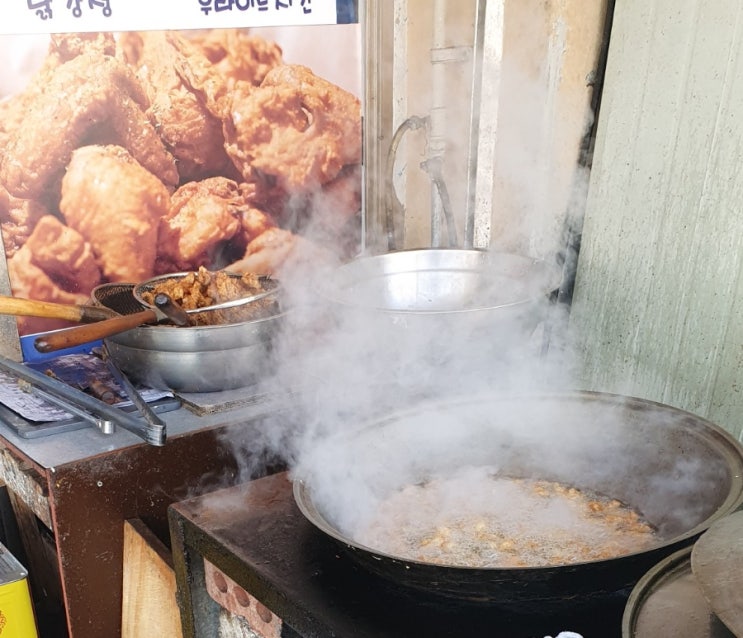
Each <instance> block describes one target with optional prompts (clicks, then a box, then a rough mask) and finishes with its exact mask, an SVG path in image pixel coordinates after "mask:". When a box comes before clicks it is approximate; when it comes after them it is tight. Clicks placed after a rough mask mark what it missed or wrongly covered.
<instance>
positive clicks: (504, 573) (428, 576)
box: [294, 392, 743, 606]
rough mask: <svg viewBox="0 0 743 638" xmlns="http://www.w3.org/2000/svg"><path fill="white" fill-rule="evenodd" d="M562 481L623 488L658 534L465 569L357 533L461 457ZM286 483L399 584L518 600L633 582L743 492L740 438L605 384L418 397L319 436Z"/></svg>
mask: <svg viewBox="0 0 743 638" xmlns="http://www.w3.org/2000/svg"><path fill="white" fill-rule="evenodd" d="M468 465H471V466H476V467H479V466H486V467H492V468H494V469H495V471H496V472H497V474H498V475H502V476H509V477H526V478H539V479H544V480H549V481H559V482H562V483H567V484H569V485H573V486H575V487H577V488H579V489H587V490H594V491H596V492H599V493H602V494H605V495H607V496H611V497H613V498H617V499H619V500H621V501H623V502H625V503H627V504H628V505H630V506H632V507H633V508H635V509H636V510H638V511H639V512H640V513H641V514H642V515H643V516H644V517H645V518H646V520H647V521H649V522H650V523H651V524H652V525H654V526H655V527H656V528H657V530H658V533H659V538H660V540H659V542H658V544H657V546H654V547H651V548H650V549H648V550H647V551H642V552H638V553H635V554H631V555H627V556H621V557H617V558H613V559H611V560H599V561H593V562H586V563H580V564H567V565H559V566H554V567H534V568H502V569H479V568H478V569H474V568H472V569H470V568H462V567H450V566H441V565H433V564H430V563H424V562H416V561H412V560H408V559H405V558H401V557H399V556H393V555H389V554H386V553H385V552H383V551H380V550H379V549H378V548H374V547H366V546H363V545H361V544H360V543H358V542H356V541H355V540H354V536H353V529H354V525H356V524H357V521H358V520H360V518H359V517H363V516H364V514H365V513H366V512H367V511H368V508H371V507H373V505H374V503H375V502H378V501H379V500H381V499H383V498H385V497H386V496H387V495H389V494H391V493H392V492H394V491H396V490H398V489H399V488H401V487H403V486H405V485H410V484H414V483H418V482H421V481H425V480H429V479H430V478H433V477H437V476H444V477H445V476H446V475H447V473H451V472H453V471H455V470H457V469H458V468H462V467H465V466H468ZM294 478H295V481H294V496H295V499H296V502H297V504H298V506H299V508H300V510H301V511H302V513H303V514H304V515H305V516H306V517H307V519H308V520H309V521H310V522H311V523H312V524H313V525H315V526H316V527H317V528H318V529H319V530H321V531H322V532H323V533H324V534H326V535H327V536H328V537H329V538H331V539H333V540H334V541H335V542H337V543H339V544H340V545H341V546H342V547H343V548H344V549H345V550H346V551H347V553H348V555H349V556H350V557H352V558H353V559H354V560H356V561H358V562H359V563H360V564H361V565H362V566H363V567H364V568H365V569H368V570H370V571H372V572H374V573H376V574H378V575H380V576H382V577H384V578H387V579H391V580H393V581H395V582H397V583H399V584H400V585H403V586H404V587H405V588H411V589H413V590H422V591H426V592H431V593H435V594H437V595H441V596H444V597H452V598H457V599H465V600H468V601H476V602H483V601H485V602H488V603H492V604H504V605H509V606H518V605H520V604H527V605H533V604H534V603H538V604H539V605H548V604H551V603H556V604H560V603H562V602H563V601H566V600H572V601H576V600H582V601H586V600H588V599H591V598H592V597H600V596H606V595H607V594H608V593H611V592H616V591H619V590H622V589H623V588H627V587H630V586H631V585H633V584H634V583H635V582H636V581H637V579H639V578H640V577H641V576H642V575H643V574H644V573H645V572H646V571H647V570H648V569H649V568H650V567H651V566H652V565H654V564H655V563H657V562H658V561H659V560H661V559H662V558H663V557H665V556H667V555H669V554H670V553H672V552H674V551H676V550H677V549H679V548H681V547H683V546H686V545H688V544H690V543H691V542H693V540H694V539H695V538H696V537H697V536H698V535H699V534H700V533H701V532H702V531H704V530H705V529H706V528H707V527H708V526H709V525H710V524H711V523H712V522H713V521H715V520H716V519H718V518H720V517H722V516H724V515H725V514H727V513H730V512H732V511H733V510H735V509H736V508H738V507H739V506H740V505H741V503H743V448H741V446H740V444H739V443H738V442H737V441H735V439H733V438H732V437H731V436H730V435H729V434H728V433H726V432H725V431H724V430H722V429H721V428H719V427H717V426H715V425H714V424H712V423H710V422H709V421H706V420H705V419H702V418H700V417H697V416H694V415H692V414H689V413H687V412H684V411H681V410H678V409H675V408H672V407H670V406H665V405H660V404H657V403H653V402H650V401H645V400H641V399H636V398H628V397H622V396H616V395H610V394H600V393H590V392H573V393H567V394H559V395H549V394H545V395H525V396H494V395H492V394H491V395H488V396H473V397H462V398H461V399H457V400H451V401H447V402H441V403H423V404H420V405H419V406H417V407H416V408H413V409H411V410H409V411H406V412H400V413H396V414H392V415H390V416H388V417H387V418H384V419H381V420H378V421H375V422H373V423H371V424H366V425H363V426H361V427H354V426H353V425H349V426H348V431H346V432H343V433H342V434H338V435H335V436H333V437H329V438H328V439H326V440H324V441H323V442H321V443H319V444H317V445H316V446H315V447H314V448H313V449H312V450H311V451H310V452H308V453H307V455H306V456H305V457H304V458H303V460H302V462H301V463H300V464H299V466H298V467H297V468H296V470H295V474H294Z"/></svg>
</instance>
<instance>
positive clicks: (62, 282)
mask: <svg viewBox="0 0 743 638" xmlns="http://www.w3.org/2000/svg"><path fill="white" fill-rule="evenodd" d="M23 249H26V250H28V251H29V252H30V253H31V255H32V257H31V259H32V261H33V263H34V264H36V265H37V266H38V267H39V268H41V269H42V270H43V271H44V272H45V273H46V274H47V275H48V276H49V277H50V278H51V279H52V280H54V282H56V283H57V285H59V286H60V287H61V288H62V289H64V290H65V291H68V292H73V293H77V294H83V295H86V296H87V295H88V293H89V292H90V291H91V290H92V289H93V288H94V287H95V286H97V285H98V284H99V283H100V281H101V270H100V268H99V267H98V264H97V262H96V259H95V256H94V254H93V249H92V248H91V246H90V244H89V243H88V242H86V241H85V238H84V237H83V236H82V235H80V233H78V232H77V231H76V230H74V229H73V228H70V227H69V226H65V225H64V224H63V223H62V222H61V221H60V220H59V219H57V218H56V217H54V216H53V215H45V216H44V217H42V218H41V219H40V220H39V223H38V224H36V227H35V228H34V230H33V232H32V233H31V236H30V237H29V238H28V241H27V242H26V243H25V244H24V246H23Z"/></svg>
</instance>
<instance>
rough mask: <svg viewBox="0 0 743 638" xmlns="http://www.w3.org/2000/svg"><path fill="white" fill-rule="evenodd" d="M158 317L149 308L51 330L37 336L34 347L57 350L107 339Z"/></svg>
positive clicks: (46, 350)
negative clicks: (95, 321)
mask: <svg viewBox="0 0 743 638" xmlns="http://www.w3.org/2000/svg"><path fill="white" fill-rule="evenodd" d="M157 319H158V316H157V314H156V312H155V311H154V310H149V309H148V310H142V311H141V312H135V313H134V314H131V315H120V316H118V317H113V318H111V319H106V320H105V321H99V322H97V323H91V324H87V325H85V326H75V327H73V328H66V329H64V330H57V331H56V332H50V333H48V334H46V335H44V336H41V337H37V338H36V340H35V341H34V347H35V348H36V350H38V351H39V352H55V351H57V350H62V349H64V348H72V347H75V346H81V345H83V344H84V343H88V342H90V341H98V340H99V339H105V338H106V337H110V336H111V335H115V334H118V333H119V332H124V331H125V330H131V329H132V328H136V327H137V326H141V325H142V324H143V323H153V322H156V321H157Z"/></svg>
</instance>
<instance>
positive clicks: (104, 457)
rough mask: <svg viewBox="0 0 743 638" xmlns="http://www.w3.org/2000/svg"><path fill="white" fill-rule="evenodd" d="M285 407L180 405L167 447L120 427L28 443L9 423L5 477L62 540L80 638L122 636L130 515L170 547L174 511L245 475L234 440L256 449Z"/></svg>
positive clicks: (170, 422)
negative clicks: (215, 409) (263, 430)
mask: <svg viewBox="0 0 743 638" xmlns="http://www.w3.org/2000/svg"><path fill="white" fill-rule="evenodd" d="M276 411H277V406H276V405H275V404H274V403H273V402H272V401H271V400H266V401H262V402H257V403H255V404H253V405H250V406H249V407H241V408H240V409H235V410H230V411H225V412H222V413H217V414H212V415H208V416H197V415H196V414H194V413H193V412H192V411H189V410H187V409H185V408H179V409H177V410H174V411H172V412H169V413H166V414H163V415H162V418H163V420H164V421H165V422H166V425H167V430H168V440H167V442H166V444H165V445H164V446H162V447H155V446H151V445H147V444H145V443H143V441H142V439H140V438H138V437H137V436H135V435H133V434H131V433H130V432H128V431H126V430H122V429H120V428H119V429H118V430H117V431H116V432H114V433H113V434H110V435H105V434H102V433H101V432H99V431H98V430H96V429H95V428H92V427H91V428H84V429H80V430H75V431H72V432H65V433H61V434H55V435H53V436H48V437H43V438H34V439H26V438H21V437H19V436H17V435H16V434H15V433H14V432H13V431H12V430H11V429H10V428H7V427H6V426H5V425H4V424H2V423H0V478H1V479H2V480H3V481H4V482H5V484H6V485H7V487H8V490H9V491H10V492H11V493H12V494H13V495H14V496H15V497H16V498H17V499H19V500H21V501H22V502H23V503H25V504H26V506H27V507H28V508H29V509H30V510H31V511H32V512H33V514H34V515H35V517H36V518H37V519H38V520H39V521H40V522H41V524H43V527H45V528H46V529H47V531H48V533H49V534H51V536H52V537H53V542H54V544H55V549H56V560H57V561H58V565H57V567H58V570H59V580H60V585H61V592H62V597H63V603H64V611H65V615H66V621H67V628H68V633H69V635H70V636H72V638H101V636H117V635H120V634H121V604H122V551H123V523H124V521H125V520H127V519H131V518H139V519H141V520H142V521H143V522H144V523H145V524H146V525H147V526H148V527H150V529H151V530H152V531H153V532H154V533H155V534H156V535H157V536H158V537H159V538H160V539H161V540H163V542H165V543H166V544H168V543H169V533H168V523H167V507H168V506H169V505H170V504H171V503H174V502H176V501H180V500H183V499H185V498H188V497H192V496H194V495H196V494H202V493H205V492H207V491H209V490H213V489H215V488H217V487H224V486H226V485H230V484H233V483H234V482H235V481H236V480H238V477H239V474H240V467H239V462H238V458H237V456H236V454H235V453H234V449H233V445H232V443H231V441H234V440H235V439H237V440H238V441H240V444H241V446H242V447H241V449H245V448H246V447H249V443H246V441H249V440H250V437H251V432H253V431H254V430H255V428H258V427H261V424H262V423H263V420H265V419H267V418H274V417H269V416H268V415H269V414H271V415H275V413H276ZM263 425H264V426H265V423H263ZM29 568H30V571H31V574H30V579H31V580H33V578H34V569H33V565H31V566H30V567H29Z"/></svg>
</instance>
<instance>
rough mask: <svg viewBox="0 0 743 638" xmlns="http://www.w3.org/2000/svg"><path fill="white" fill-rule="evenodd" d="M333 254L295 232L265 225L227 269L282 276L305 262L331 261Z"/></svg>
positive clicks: (289, 273) (332, 260) (279, 277)
mask: <svg viewBox="0 0 743 638" xmlns="http://www.w3.org/2000/svg"><path fill="white" fill-rule="evenodd" d="M335 261H336V260H335V257H334V256H333V255H332V253H330V252H329V251H328V250H326V249H324V248H323V247H321V246H320V245H318V244H315V243H314V242H312V241H310V240H309V239H306V238H304V237H301V236H300V235H295V234H294V233H292V232H291V231H289V230H286V229H285V228H278V227H274V228H269V229H268V230H266V231H265V232H264V233H262V234H261V235H259V236H258V237H256V238H255V239H254V240H253V241H251V242H250V243H249V244H248V248H247V250H246V251H245V256H244V257H243V258H242V259H240V260H238V261H236V262H234V263H233V264H231V265H230V266H229V267H228V268H227V270H230V271H232V272H238V273H246V272H250V273H257V274H260V275H272V276H276V277H277V278H278V279H283V278H284V275H289V277H287V279H288V278H290V277H291V273H292V272H299V271H300V270H302V269H303V268H304V267H306V266H307V265H308V264H312V265H313V266H318V265H321V264H330V263H334V262H335Z"/></svg>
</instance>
